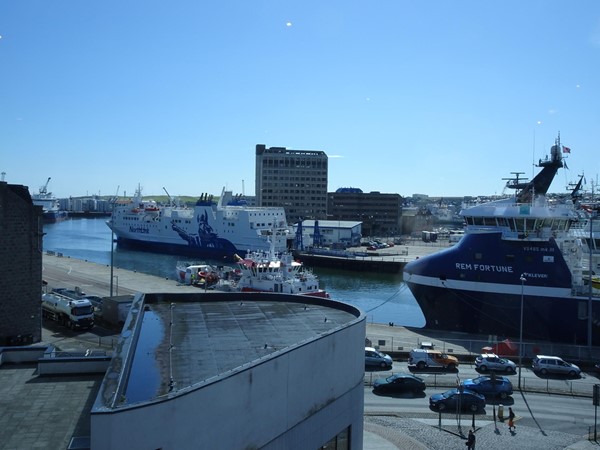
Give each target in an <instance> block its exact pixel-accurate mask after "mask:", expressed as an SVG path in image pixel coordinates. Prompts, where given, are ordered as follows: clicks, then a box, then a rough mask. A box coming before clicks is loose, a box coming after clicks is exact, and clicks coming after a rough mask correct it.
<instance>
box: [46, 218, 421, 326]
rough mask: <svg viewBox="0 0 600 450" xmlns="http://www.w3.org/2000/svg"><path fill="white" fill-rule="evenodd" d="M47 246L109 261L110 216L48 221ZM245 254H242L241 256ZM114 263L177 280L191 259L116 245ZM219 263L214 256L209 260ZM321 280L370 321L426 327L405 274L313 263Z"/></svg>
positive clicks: (334, 296)
mask: <svg viewBox="0 0 600 450" xmlns="http://www.w3.org/2000/svg"><path fill="white" fill-rule="evenodd" d="M44 233H45V234H44V251H54V252H57V253H58V252H60V253H62V254H63V255H64V256H67V257H71V258H76V259H80V260H86V261H91V262H94V263H98V264H110V262H111V231H110V229H109V228H108V226H107V225H106V218H73V219H68V220H64V221H62V222H58V223H51V224H44ZM240 256H243V255H240ZM112 258H113V264H114V266H115V267H120V268H123V269H127V270H135V271H138V272H142V273H147V274H150V275H156V276H160V277H164V278H169V279H173V283H176V280H175V266H176V264H177V261H180V260H186V259H188V258H185V257H181V256H177V255H165V254H160V253H150V252H140V251H135V250H130V249H123V248H120V247H119V246H118V245H117V244H115V246H114V250H113V254H112ZM207 262H208V263H212V264H215V265H216V264H219V262H216V261H207ZM312 270H313V272H314V273H315V274H316V275H317V276H318V277H319V281H320V285H321V287H322V288H323V289H325V290H326V291H327V292H328V293H329V294H330V296H331V298H332V299H334V300H339V301H343V302H346V303H350V304H352V305H355V306H357V307H358V308H360V309H361V310H362V311H364V312H365V313H366V314H367V316H368V321H369V322H375V323H389V322H393V323H394V324H395V325H402V326H410V327H423V326H424V325H425V318H424V317H423V313H422V312H421V308H420V307H419V305H418V304H417V302H416V300H415V299H414V297H413V295H412V294H411V292H410V291H409V289H408V288H407V287H406V285H405V284H404V282H403V281H402V275H401V274H387V273H369V272H348V271H340V270H336V269H328V268H323V267H314V268H312Z"/></svg>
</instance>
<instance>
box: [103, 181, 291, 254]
mask: <svg viewBox="0 0 600 450" xmlns="http://www.w3.org/2000/svg"><path fill="white" fill-rule="evenodd" d="M107 225H108V226H109V227H110V229H111V230H112V231H113V233H114V234H115V235H116V237H117V243H118V244H119V245H122V246H124V247H131V248H135V249H140V250H150V251H157V252H162V253H170V254H176V255H186V256H194V257H201V258H209V259H223V260H230V261H233V260H234V255H236V254H244V253H245V252H247V251H268V250H269V249H270V247H271V242H272V243H273V245H274V247H275V249H276V251H280V252H283V251H285V250H287V248H288V243H289V244H290V245H291V242H292V239H293V237H292V235H291V233H290V229H289V227H288V226H287V222H286V217H285V211H284V209H283V208H280V207H251V206H249V205H248V204H247V202H246V201H245V200H243V199H242V198H241V196H234V195H233V194H232V192H231V191H226V190H225V189H223V191H222V193H221V197H220V198H219V201H218V202H215V201H213V197H212V196H210V195H208V194H202V196H201V197H200V199H199V200H198V201H197V202H196V204H195V206H194V207H192V208H190V207H186V206H180V205H177V204H173V202H170V204H169V205H160V204H158V203H157V202H155V201H154V200H143V198H142V194H141V188H139V187H138V189H137V190H136V193H135V196H134V198H133V199H132V200H131V201H126V202H121V201H119V202H116V203H115V205H114V209H113V214H112V215H111V218H110V220H109V221H107Z"/></svg>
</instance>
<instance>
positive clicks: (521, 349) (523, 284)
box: [519, 274, 527, 389]
mask: <svg viewBox="0 0 600 450" xmlns="http://www.w3.org/2000/svg"><path fill="white" fill-rule="evenodd" d="M519 280H521V322H520V325H519V389H521V363H522V360H523V290H524V287H525V281H527V280H526V278H525V274H521V277H520V278H519Z"/></svg>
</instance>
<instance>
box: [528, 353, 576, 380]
mask: <svg viewBox="0 0 600 450" xmlns="http://www.w3.org/2000/svg"><path fill="white" fill-rule="evenodd" d="M531 367H532V369H533V371H534V372H536V373H539V374H540V375H547V374H549V373H550V374H558V375H568V376H570V377H577V376H580V375H581V369H580V368H579V367H578V366H576V365H575V364H571V363H568V362H566V361H564V360H563V359H562V358H560V357H558V356H546V355H537V356H536V357H535V358H533V360H532V361H531Z"/></svg>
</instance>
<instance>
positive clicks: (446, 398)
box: [429, 388, 485, 412]
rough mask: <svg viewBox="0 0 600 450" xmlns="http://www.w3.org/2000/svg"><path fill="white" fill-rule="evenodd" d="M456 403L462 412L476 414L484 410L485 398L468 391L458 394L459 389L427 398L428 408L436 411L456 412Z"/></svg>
mask: <svg viewBox="0 0 600 450" xmlns="http://www.w3.org/2000/svg"><path fill="white" fill-rule="evenodd" d="M458 402H460V409H461V410H463V411H471V412H476V411H479V410H482V409H483V408H485V397H484V396H483V395H481V394H478V393H477V392H473V391H470V390H468V389H463V392H460V390H459V389H457V388H454V389H450V390H449V391H446V392H443V393H441V394H433V395H432V396H431V397H429V406H430V407H431V408H433V409H437V410H438V411H444V410H448V411H456V408H457V404H458Z"/></svg>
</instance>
